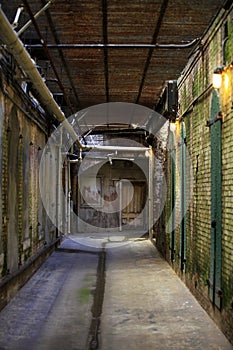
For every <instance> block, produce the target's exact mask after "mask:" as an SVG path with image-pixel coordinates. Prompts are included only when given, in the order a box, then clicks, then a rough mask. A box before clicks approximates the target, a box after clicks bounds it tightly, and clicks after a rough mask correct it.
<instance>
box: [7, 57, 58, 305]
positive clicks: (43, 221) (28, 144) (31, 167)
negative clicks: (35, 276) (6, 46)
mask: <svg viewBox="0 0 233 350" xmlns="http://www.w3.org/2000/svg"><path fill="white" fill-rule="evenodd" d="M1 59H2V60H1V62H0V68H1V70H0V170H1V177H0V219H1V222H2V225H1V226H0V274H1V277H0V284H1V285H3V284H4V281H5V280H6V279H7V280H10V279H11V277H12V278H16V276H17V273H18V272H19V271H24V273H25V271H26V270H25V266H26V265H27V266H29V265H30V261H34V260H35V257H36V256H41V255H40V254H41V253H42V252H43V251H46V247H45V241H46V243H47V245H48V246H49V245H50V243H51V242H53V241H54V242H55V241H56V230H55V228H54V225H52V224H51V223H50V220H49V218H48V217H47V216H46V215H45V210H44V208H43V205H42V201H41V198H40V192H39V183H38V181H39V166H40V159H41V153H42V151H43V148H44V146H45V144H46V140H47V137H48V135H47V132H46V130H47V129H48V125H47V122H46V120H45V116H44V115H43V114H42V112H41V110H39V109H38V108H37V106H36V105H35V101H32V99H30V98H29V97H28V96H27V95H26V94H25V92H24V90H23V88H22V87H21V86H20V85H19V83H18V81H17V80H16V79H15V77H17V76H18V74H19V71H18V68H17V67H16V66H15V65H14V63H13V61H12V60H9V61H8V62H7V60H8V57H7V56H6V57H4V59H3V56H2V57H1ZM9 64H12V66H11V67H9ZM50 177H51V178H52V174H50ZM49 249H50V250H51V247H50V248H49ZM44 256H46V254H44ZM41 261H42V259H41ZM33 264H34V266H38V264H37V263H35V262H33ZM29 270H30V269H29ZM29 270H28V271H29ZM28 271H27V272H26V274H27V278H28V275H30V273H28ZM17 278H18V277H17ZM18 280H20V278H18ZM21 280H23V277H22V278H21ZM11 284H12V283H8V285H9V286H10V285H11ZM12 285H14V290H16V289H17V285H18V284H17V283H16V284H15V283H13V284H12ZM19 285H22V283H19ZM0 289H1V288H0ZM0 292H1V291H0ZM4 293H5V294H6V286H5V284H4ZM5 294H4V295H5ZM1 297H2V295H1ZM3 299H4V296H3ZM4 303H5V301H4V300H1V304H2V305H4Z"/></svg>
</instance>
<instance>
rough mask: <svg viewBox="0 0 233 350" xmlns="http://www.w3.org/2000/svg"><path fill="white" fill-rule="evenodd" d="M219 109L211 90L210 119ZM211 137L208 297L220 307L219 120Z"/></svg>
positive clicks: (220, 185) (220, 172)
mask: <svg viewBox="0 0 233 350" xmlns="http://www.w3.org/2000/svg"><path fill="white" fill-rule="evenodd" d="M219 111H220V101H219V96H218V92H217V91H216V90H213V94H212V101H211V111H210V119H211V120H215V119H216V117H217V116H218V114H219ZM210 139H211V242H210V299H211V301H212V302H213V303H214V304H215V305H216V306H217V307H218V308H221V296H220V295H221V268H222V266H221V260H222V251H221V250H222V247H221V246H222V244H221V241H222V154H221V147H222V140H221V120H216V121H215V122H214V123H213V124H212V125H211V126H210Z"/></svg>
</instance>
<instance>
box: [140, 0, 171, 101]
mask: <svg viewBox="0 0 233 350" xmlns="http://www.w3.org/2000/svg"><path fill="white" fill-rule="evenodd" d="M168 2H169V0H163V3H162V5H161V8H160V12H159V17H158V20H157V23H156V26H155V30H154V34H153V38H152V41H151V45H155V44H156V42H157V38H158V35H159V31H160V28H161V25H162V22H163V18H164V15H165V12H166V9H167V6H168ZM153 51H154V47H151V48H150V49H149V51H148V55H147V59H146V63H145V66H144V70H143V73H142V78H141V83H140V86H139V90H138V95H137V98H136V101H135V103H139V100H140V97H141V93H142V89H143V86H144V83H145V79H146V75H147V71H148V68H149V65H150V62H151V58H152V55H153Z"/></svg>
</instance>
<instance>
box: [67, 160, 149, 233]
mask: <svg viewBox="0 0 233 350" xmlns="http://www.w3.org/2000/svg"><path fill="white" fill-rule="evenodd" d="M144 159H145V157H143V158H142V159H141V160H140V159H139V160H138V164H135V163H134V162H131V161H129V160H126V159H125V160H112V162H111V164H110V163H109V162H108V161H107V159H106V160H105V161H99V162H98V161H96V160H90V161H89V168H88V169H86V170H85V172H84V173H83V174H82V176H81V177H80V176H79V178H78V170H77V169H76V174H75V175H74V172H73V188H72V198H73V201H74V209H75V211H76V213H78V216H79V219H80V220H79V224H78V227H77V231H78V232H86V231H92V232H98V231H103V230H110V231H115V230H116V231H119V227H120V226H121V225H122V228H123V229H124V228H125V227H126V226H125V225H128V224H130V225H131V226H128V229H130V228H131V229H135V228H137V229H141V230H146V229H147V225H148V220H147V216H146V214H143V215H141V216H140V213H141V212H142V209H143V208H144V206H145V203H146V201H147V196H148V184H147V178H146V176H147V173H148V169H146V167H145V166H144V164H145V161H144ZM96 162H97V164H96ZM140 162H141V163H142V164H141V166H140ZM98 163H102V166H99V164H98ZM146 163H147V167H148V161H147V162H146ZM97 169H98V170H97ZM142 169H143V170H142ZM96 174H97V175H96ZM87 179H90V181H89V182H86V183H83V182H84V180H85V181H87ZM121 180H123V182H122V210H121V208H120V207H119V196H120V189H119V186H118V185H119V181H121ZM95 185H96V186H97V187H96V191H97V197H96V196H95V194H94V193H93V191H94V187H95ZM78 186H81V188H79V187H78ZM131 186H132V188H131ZM92 188H93V190H92ZM85 189H86V192H85ZM131 190H132V191H131ZM87 191H89V194H88V193H87ZM131 192H132V193H131ZM131 195H132V198H131ZM89 197H90V198H89ZM95 197H96V200H95ZM89 201H90V202H89ZM120 212H122V213H121V217H120ZM87 224H89V225H90V226H88V225H87Z"/></svg>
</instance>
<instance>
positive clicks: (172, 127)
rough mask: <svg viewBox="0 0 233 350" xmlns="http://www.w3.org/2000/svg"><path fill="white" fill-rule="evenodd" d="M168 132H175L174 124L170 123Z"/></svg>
mask: <svg viewBox="0 0 233 350" xmlns="http://www.w3.org/2000/svg"><path fill="white" fill-rule="evenodd" d="M170 131H171V132H174V131H176V124H175V123H170Z"/></svg>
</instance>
